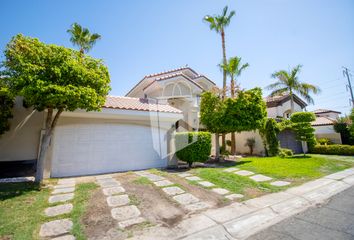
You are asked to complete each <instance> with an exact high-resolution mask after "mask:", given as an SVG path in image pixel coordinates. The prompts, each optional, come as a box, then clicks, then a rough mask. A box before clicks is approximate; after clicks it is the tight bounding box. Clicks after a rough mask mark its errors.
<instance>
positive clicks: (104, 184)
mask: <svg viewBox="0 0 354 240" xmlns="http://www.w3.org/2000/svg"><path fill="white" fill-rule="evenodd" d="M98 184H99V185H100V186H101V187H102V188H112V187H119V186H120V183H119V182H117V181H104V182H98Z"/></svg>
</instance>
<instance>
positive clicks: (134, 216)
mask: <svg viewBox="0 0 354 240" xmlns="http://www.w3.org/2000/svg"><path fill="white" fill-rule="evenodd" d="M96 182H97V183H98V184H99V185H100V186H101V188H102V191H103V194H104V195H105V196H106V201H107V204H108V206H109V207H111V208H112V209H111V215H112V218H113V219H115V220H117V221H118V226H119V227H120V228H122V229H125V228H127V227H130V226H132V225H135V224H139V223H143V222H145V221H146V220H145V218H143V217H141V212H140V210H139V209H138V208H137V207H136V206H135V205H133V204H131V201H130V198H129V196H128V195H127V194H126V193H125V189H124V188H123V187H122V186H121V184H120V182H118V181H117V180H115V179H114V178H112V176H111V175H102V176H97V177H96Z"/></svg>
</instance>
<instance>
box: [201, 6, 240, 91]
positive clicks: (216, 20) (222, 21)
mask: <svg viewBox="0 0 354 240" xmlns="http://www.w3.org/2000/svg"><path fill="white" fill-rule="evenodd" d="M234 15H235V11H231V12H230V13H228V7H227V6H226V7H224V9H223V11H222V13H221V15H214V16H210V15H206V16H205V17H204V21H206V22H207V23H208V24H209V28H210V30H214V31H215V32H216V33H218V34H220V36H221V46H222V59H223V65H226V62H227V59H226V46H225V28H226V27H227V26H229V25H230V22H231V18H232V17H233V16H234ZM225 96H226V71H225V70H223V97H225Z"/></svg>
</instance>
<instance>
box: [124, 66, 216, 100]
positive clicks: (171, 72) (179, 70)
mask: <svg viewBox="0 0 354 240" xmlns="http://www.w3.org/2000/svg"><path fill="white" fill-rule="evenodd" d="M184 70H190V71H191V72H192V73H193V74H195V77H194V76H193V77H189V76H186V75H185V74H183V71H184ZM166 74H168V75H167V76H161V75H166ZM179 74H182V75H184V77H186V78H188V80H189V81H191V82H193V83H194V84H195V85H197V86H198V87H200V88H202V87H201V86H200V85H199V84H198V83H196V82H195V81H194V79H199V78H201V77H204V78H205V79H206V80H208V81H209V82H211V83H212V84H214V85H215V83H214V82H213V81H211V80H210V79H209V78H207V77H206V76H204V75H200V74H198V73H197V72H196V71H194V70H193V69H192V68H190V67H181V68H176V69H172V70H169V71H165V72H160V73H154V74H150V75H146V76H144V78H143V79H141V80H140V81H139V82H138V83H137V84H136V85H135V86H134V87H133V88H132V89H130V91H129V92H128V93H127V94H126V95H125V96H128V95H129V94H130V93H131V92H133V91H134V90H135V89H136V88H137V87H138V86H139V85H140V84H141V83H143V82H144V80H149V82H146V83H143V87H144V89H146V88H147V87H148V86H149V85H151V84H152V83H153V82H154V81H155V80H164V79H166V78H171V77H172V76H173V75H174V76H177V75H179ZM159 76H161V77H159ZM153 77H156V78H155V79H151V78H153ZM144 85H145V86H144ZM202 89H203V88H202Z"/></svg>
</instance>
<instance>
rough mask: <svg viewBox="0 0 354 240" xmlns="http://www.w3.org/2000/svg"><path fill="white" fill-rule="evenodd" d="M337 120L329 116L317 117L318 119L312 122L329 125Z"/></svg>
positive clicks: (315, 124)
mask: <svg viewBox="0 0 354 240" xmlns="http://www.w3.org/2000/svg"><path fill="white" fill-rule="evenodd" d="M335 123H336V120H335V119H333V118H329V117H316V120H315V121H313V122H312V123H311V125H312V126H327V125H334V124H335Z"/></svg>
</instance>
